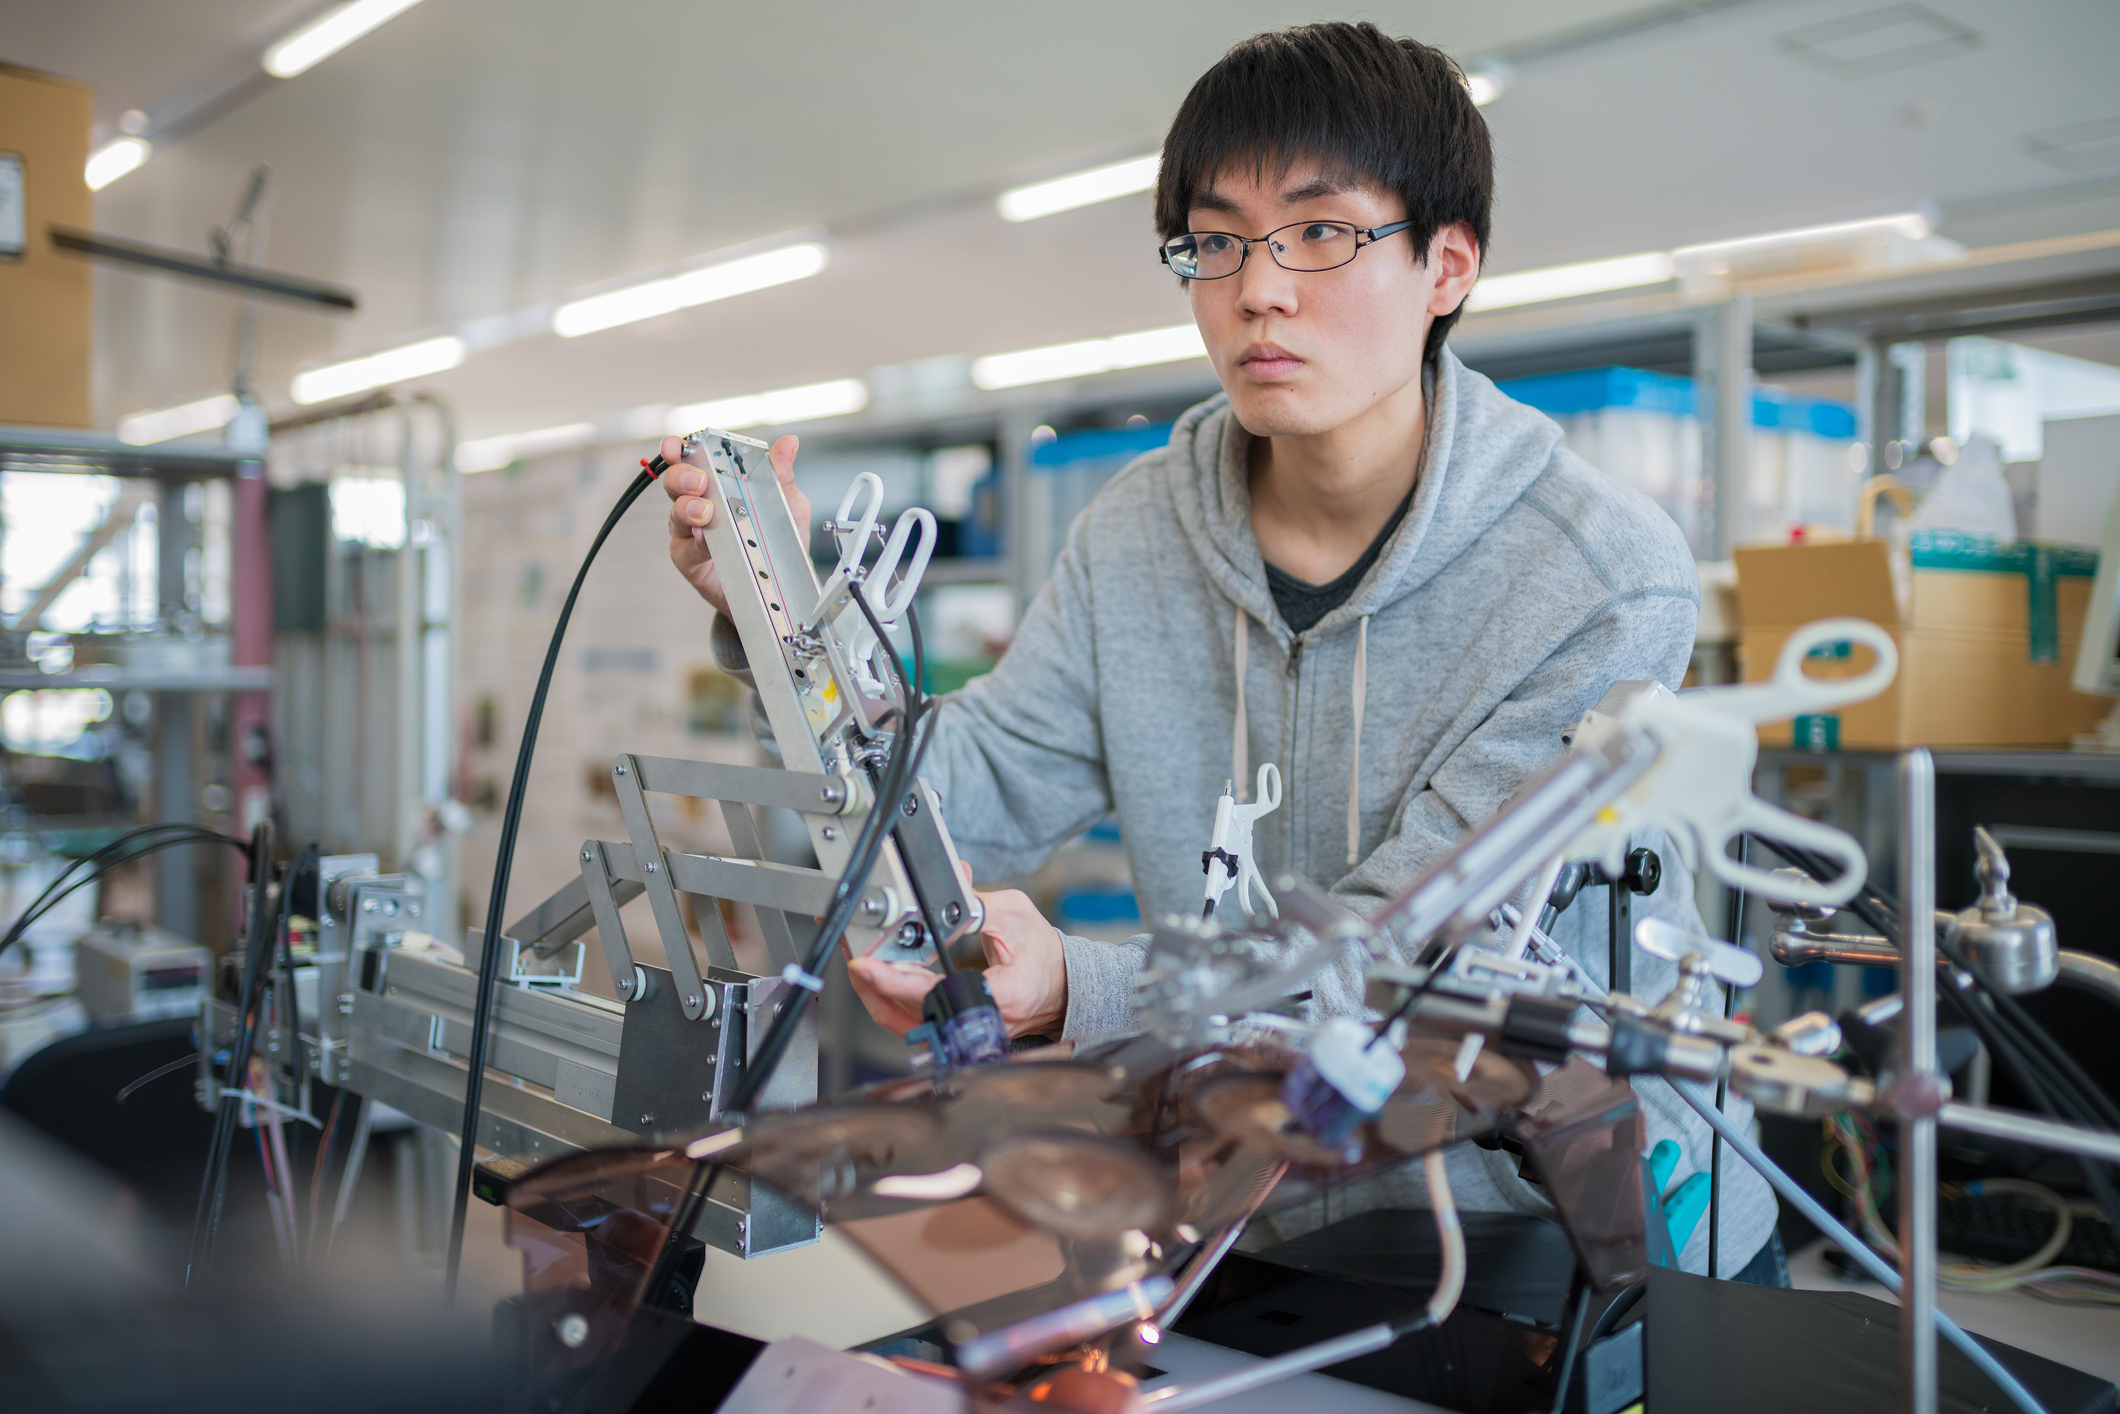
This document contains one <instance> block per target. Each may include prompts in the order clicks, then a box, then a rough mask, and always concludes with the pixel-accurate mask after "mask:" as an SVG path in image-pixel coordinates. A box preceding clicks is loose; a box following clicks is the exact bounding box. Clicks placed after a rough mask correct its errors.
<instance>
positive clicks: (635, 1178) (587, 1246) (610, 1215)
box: [506, 1149, 698, 1385]
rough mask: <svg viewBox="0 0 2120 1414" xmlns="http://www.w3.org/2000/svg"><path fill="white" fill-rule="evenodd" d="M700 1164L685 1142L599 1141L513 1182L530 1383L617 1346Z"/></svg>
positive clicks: (511, 1222) (510, 1224)
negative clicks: (640, 1145)
mask: <svg viewBox="0 0 2120 1414" xmlns="http://www.w3.org/2000/svg"><path fill="white" fill-rule="evenodd" d="M697 1168H698V1165H697V1163H696V1162H695V1161H694V1160H692V1159H689V1158H686V1157H685V1155H684V1152H683V1151H682V1150H672V1149H596V1150H590V1151H587V1152H585V1153H580V1154H570V1155H568V1156H567V1157H565V1158H562V1159H556V1160H554V1161H553V1162H551V1163H549V1164H545V1165H543V1166H542V1167H540V1168H538V1169H537V1170H536V1171H535V1172H533V1173H530V1174H528V1175H527V1176H525V1177H524V1178H523V1179H521V1180H520V1181H518V1182H517V1183H516V1184H515V1185H514V1187H513V1188H512V1189H511V1190H510V1191H509V1194H508V1211H507V1215H506V1225H507V1237H508V1244H509V1245H510V1246H511V1247H513V1248H515V1249H516V1251H517V1252H519V1253H520V1254H521V1255H522V1261H523V1305H524V1318H525V1323H526V1324H525V1329H526V1331H527V1333H528V1349H527V1352H526V1353H527V1355H528V1357H529V1361H530V1369H529V1371H528V1374H529V1378H530V1379H531V1380H532V1382H533V1383H536V1384H540V1385H542V1384H545V1383H547V1382H549V1381H552V1380H554V1379H559V1378H563V1377H565V1376H566V1375H569V1374H572V1373H575V1372H578V1371H581V1370H585V1369H587V1368H588V1367H589V1366H591V1365H593V1364H594V1363H595V1362H596V1361H598V1360H600V1359H602V1358H603V1357H604V1356H606V1355H608V1354H609V1353H610V1352H611V1351H612V1349H613V1348H615V1347H616V1345H617V1344H618V1341H619V1338H620V1336H621V1335H623V1333H624V1331H625V1328H626V1323H627V1322H628V1321H629V1320H631V1319H632V1317H633V1313H634V1312H635V1311H636V1310H638V1309H639V1308H640V1305H641V1301H642V1299H643V1297H644V1296H645V1295H646V1286H647V1282H648V1278H649V1276H650V1274H651V1273H652V1271H653V1270H654V1267H655V1263H656V1259H657V1257H658V1256H659V1255H660V1254H661V1252H662V1249H663V1244H664V1241H665V1239H667V1237H668V1236H669V1232H670V1226H671V1222H672V1220H673V1218H674V1216H675V1214H676V1210H677V1205H678V1203H679V1202H680V1201H681V1199H682V1197H683V1195H684V1189H685V1185H686V1183H687V1182H688V1181H689V1180H690V1179H691V1177H692V1175H693V1173H694V1171H695V1170H696V1169H697Z"/></svg>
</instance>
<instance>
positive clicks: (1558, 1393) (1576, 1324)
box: [1553, 884, 1620, 1414]
mask: <svg viewBox="0 0 2120 1414" xmlns="http://www.w3.org/2000/svg"><path fill="white" fill-rule="evenodd" d="M1614 887H1615V888H1617V887H1620V886H1619V885H1617V884H1615V885H1614ZM1592 1289H1593V1288H1592V1287H1591V1285H1590V1283H1589V1282H1587V1281H1586V1282H1584V1283H1583V1289H1582V1291H1581V1293H1580V1294H1579V1295H1577V1296H1576V1298H1575V1301H1574V1303H1573V1304H1574V1306H1575V1319H1574V1320H1572V1321H1570V1322H1569V1323H1568V1344H1567V1345H1566V1346H1564V1347H1563V1348H1562V1351H1561V1371H1560V1378H1559V1379H1558V1380H1557V1381H1556V1382H1555V1385H1554V1390H1553V1414H1561V1411H1562V1410H1564V1409H1566V1408H1567V1407H1568V1386H1569V1385H1570V1384H1572V1383H1573V1382H1574V1379H1575V1360H1576V1356H1577V1355H1578V1354H1579V1353H1581V1351H1582V1348H1583V1317H1584V1316H1585V1315H1587V1314H1589V1311H1590V1295H1591V1291H1592Z"/></svg>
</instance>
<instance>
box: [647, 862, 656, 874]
mask: <svg viewBox="0 0 2120 1414" xmlns="http://www.w3.org/2000/svg"><path fill="white" fill-rule="evenodd" d="M648 872H649V873H650V874H653V873H654V872H655V863H654V861H653V860H650V861H649V863H648Z"/></svg>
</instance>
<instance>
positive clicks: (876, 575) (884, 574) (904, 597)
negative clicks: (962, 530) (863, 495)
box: [862, 472, 936, 621]
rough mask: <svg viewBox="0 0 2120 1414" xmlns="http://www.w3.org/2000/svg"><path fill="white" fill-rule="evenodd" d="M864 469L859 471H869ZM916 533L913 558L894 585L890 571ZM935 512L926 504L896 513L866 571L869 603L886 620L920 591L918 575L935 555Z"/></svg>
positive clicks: (904, 608) (901, 612)
mask: <svg viewBox="0 0 2120 1414" xmlns="http://www.w3.org/2000/svg"><path fill="white" fill-rule="evenodd" d="M872 474H873V473H870V472H863V473H862V475H864V476H868V475H872ZM916 534H917V535H918V536H919V539H918V540H917V541H916V542H915V543H914V545H913V562H912V564H910V565H908V566H907V567H906V571H905V577H904V578H903V579H901V580H899V581H898V584H897V587H896V588H895V589H894V588H893V587H892V585H891V572H892V571H894V570H896V569H897V568H898V561H899V559H900V558H901V557H903V556H904V554H905V546H906V541H908V540H910V539H912V538H913V536H914V535H916ZM935 535H936V529H935V513H934V512H933V511H931V510H929V509H928V508H927V507H925V506H914V507H913V508H912V509H911V510H909V511H907V512H905V513H904V514H903V515H901V516H899V517H898V523H897V524H896V525H894V526H892V527H891V538H890V539H889V540H888V541H886V542H885V543H884V547H883V554H882V556H881V557H880V558H879V559H878V560H877V561H876V567H875V568H874V569H872V570H870V571H869V577H868V590H867V593H868V600H869V607H870V608H872V609H874V610H875V611H876V617H877V618H879V619H883V620H886V621H889V620H893V619H896V618H897V617H898V616H899V615H900V614H903V613H904V612H905V611H906V610H907V609H908V608H910V607H911V606H912V603H913V596H914V595H916V594H918V593H919V592H920V580H921V576H923V575H925V574H926V573H927V567H928V561H929V560H931V559H933V558H934V555H935Z"/></svg>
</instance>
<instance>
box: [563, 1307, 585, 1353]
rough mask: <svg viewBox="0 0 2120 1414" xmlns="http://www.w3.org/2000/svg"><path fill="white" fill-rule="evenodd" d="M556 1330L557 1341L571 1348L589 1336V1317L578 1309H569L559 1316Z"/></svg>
mask: <svg viewBox="0 0 2120 1414" xmlns="http://www.w3.org/2000/svg"><path fill="white" fill-rule="evenodd" d="M557 1330H558V1333H559V1343H560V1344H561V1345H564V1346H566V1347H567V1348H568V1349H569V1350H573V1349H575V1348H577V1347H578V1346H580V1345H581V1343H582V1342H583V1341H585V1340H587V1339H588V1338H589V1318H588V1317H587V1316H584V1315H582V1314H581V1313H580V1312H579V1311H569V1312H568V1313H567V1314H566V1315H564V1316H562V1317H560V1318H559V1321H558V1324H557Z"/></svg>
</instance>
